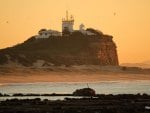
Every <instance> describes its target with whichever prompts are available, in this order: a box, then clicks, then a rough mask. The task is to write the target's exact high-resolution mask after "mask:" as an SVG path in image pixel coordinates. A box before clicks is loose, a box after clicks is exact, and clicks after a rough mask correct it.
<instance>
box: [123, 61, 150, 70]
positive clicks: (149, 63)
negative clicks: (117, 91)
mask: <svg viewBox="0 0 150 113" xmlns="http://www.w3.org/2000/svg"><path fill="white" fill-rule="evenodd" d="M121 65H122V66H128V67H141V68H150V61H144V62H141V63H122V64H121Z"/></svg>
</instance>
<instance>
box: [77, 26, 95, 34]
mask: <svg viewBox="0 0 150 113" xmlns="http://www.w3.org/2000/svg"><path fill="white" fill-rule="evenodd" d="M79 31H80V32H81V33H82V34H84V35H95V34H94V33H92V32H90V31H86V30H85V26H84V25H83V24H81V25H80V26H79Z"/></svg>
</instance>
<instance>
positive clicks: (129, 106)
mask: <svg viewBox="0 0 150 113" xmlns="http://www.w3.org/2000/svg"><path fill="white" fill-rule="evenodd" d="M149 112H150V95H147V94H143V95H140V94H136V95H133V94H120V95H111V94H110V95H97V97H96V98H94V97H89V98H80V99H74V98H65V99H64V100H62V101H60V100H56V101H52V100H48V99H44V100H41V99H40V98H36V99H23V100H19V99H11V100H6V101H1V102H0V113H149Z"/></svg>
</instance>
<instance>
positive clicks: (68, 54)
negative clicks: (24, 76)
mask: <svg viewBox="0 0 150 113" xmlns="http://www.w3.org/2000/svg"><path fill="white" fill-rule="evenodd" d="M9 63H17V64H19V65H20V64H21V65H24V66H33V65H41V66H51V65H56V66H60V65H65V66H71V65H102V66H103V65H118V56H117V50H116V45H115V43H114V42H113V40H112V36H108V35H102V34H101V35H96V36H87V35H81V34H77V33H76V34H73V35H71V36H62V37H50V38H47V39H35V38H34V37H32V38H30V39H28V40H27V41H25V42H24V43H22V44H19V45H16V46H14V47H11V48H6V49H3V50H0V64H1V65H2V64H3V65H4V64H9Z"/></svg>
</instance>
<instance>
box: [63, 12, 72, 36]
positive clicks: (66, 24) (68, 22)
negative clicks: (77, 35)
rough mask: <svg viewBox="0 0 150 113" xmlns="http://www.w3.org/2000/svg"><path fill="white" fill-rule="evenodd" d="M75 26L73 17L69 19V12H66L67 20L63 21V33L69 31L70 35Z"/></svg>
mask: <svg viewBox="0 0 150 113" xmlns="http://www.w3.org/2000/svg"><path fill="white" fill-rule="evenodd" d="M73 25H74V18H73V16H72V15H71V16H70V18H69V17H68V11H66V18H63V19H62V32H63V31H64V30H65V29H67V30H68V31H69V32H70V33H72V32H73V31H74V30H73Z"/></svg>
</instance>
